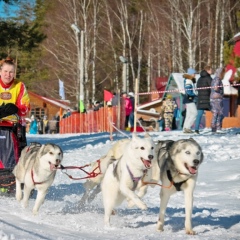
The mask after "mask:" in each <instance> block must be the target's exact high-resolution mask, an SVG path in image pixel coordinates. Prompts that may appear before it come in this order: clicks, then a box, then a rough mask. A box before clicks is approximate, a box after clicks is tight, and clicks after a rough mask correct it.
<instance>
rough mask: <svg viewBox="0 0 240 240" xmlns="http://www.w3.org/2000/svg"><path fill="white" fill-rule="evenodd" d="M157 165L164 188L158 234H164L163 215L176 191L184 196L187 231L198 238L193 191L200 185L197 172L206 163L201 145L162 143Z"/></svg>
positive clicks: (189, 141)
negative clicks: (193, 215) (193, 228)
mask: <svg viewBox="0 0 240 240" xmlns="http://www.w3.org/2000/svg"><path fill="white" fill-rule="evenodd" d="M156 148H157V149H158V155H157V159H158V164H159V167H160V176H161V181H162V185H163V187H162V188H161V193H160V198H161V203H160V212H159V218H158V223H157V230H159V231H163V226H164V215H165V211H166V208H167V204H168V201H169V198H170V196H171V195H172V194H174V193H176V192H177V191H184V195H185V215H186V216H185V231H186V233H187V234H191V235H193V234H195V232H194V231H193V230H192V208H193V191H194V188H195V184H196V181H197V175H198V168H199V166H200V164H201V163H202V161H203V153H202V149H201V147H200V146H199V144H198V143H197V142H196V141H195V140H194V139H192V138H190V139H183V140H178V141H171V140H167V141H160V142H159V143H158V145H157V146H156Z"/></svg>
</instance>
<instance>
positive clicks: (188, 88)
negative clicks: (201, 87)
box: [183, 68, 197, 133]
mask: <svg viewBox="0 0 240 240" xmlns="http://www.w3.org/2000/svg"><path fill="white" fill-rule="evenodd" d="M195 73H196V71H195V69H193V68H188V70H187V74H184V75H183V77H184V90H185V95H184V98H183V103H184V104H185V105H186V117H185V120H184V124H183V133H194V132H193V131H192V130H191V127H192V125H193V123H194V122H195V120H196V117H197V107H196V103H195V98H196V97H197V95H196V93H195V92H194V85H193V84H195V83H196V79H195Z"/></svg>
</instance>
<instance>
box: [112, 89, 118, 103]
mask: <svg viewBox="0 0 240 240" xmlns="http://www.w3.org/2000/svg"><path fill="white" fill-rule="evenodd" d="M118 100H119V94H116V93H115V92H114V93H113V98H112V106H117V105H118Z"/></svg>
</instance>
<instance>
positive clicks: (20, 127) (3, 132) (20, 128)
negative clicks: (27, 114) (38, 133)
mask: <svg viewBox="0 0 240 240" xmlns="http://www.w3.org/2000/svg"><path fill="white" fill-rule="evenodd" d="M25 146H27V140H26V128H25V126H24V124H23V120H21V119H19V117H18V116H17V115H11V116H8V117H6V118H2V119H0V195H2V194H4V195H5V194H6V193H7V194H8V193H15V176H14V175H13V174H12V170H13V168H14V167H15V165H16V164H17V162H18V160H19V157H20V154H21V151H22V149H23V148H24V147H25Z"/></svg>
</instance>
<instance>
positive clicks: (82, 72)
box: [79, 30, 85, 103]
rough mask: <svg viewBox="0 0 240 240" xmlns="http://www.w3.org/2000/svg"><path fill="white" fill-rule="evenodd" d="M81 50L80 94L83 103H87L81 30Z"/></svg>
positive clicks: (82, 34)
mask: <svg viewBox="0 0 240 240" xmlns="http://www.w3.org/2000/svg"><path fill="white" fill-rule="evenodd" d="M80 48H81V53H80V62H79V64H80V86H79V87H80V89H79V93H80V98H82V101H83V103H84V102H85V101H84V100H85V98H84V80H85V79H84V32H83V31H82V30H81V44H80ZM80 98H79V99H80Z"/></svg>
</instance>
